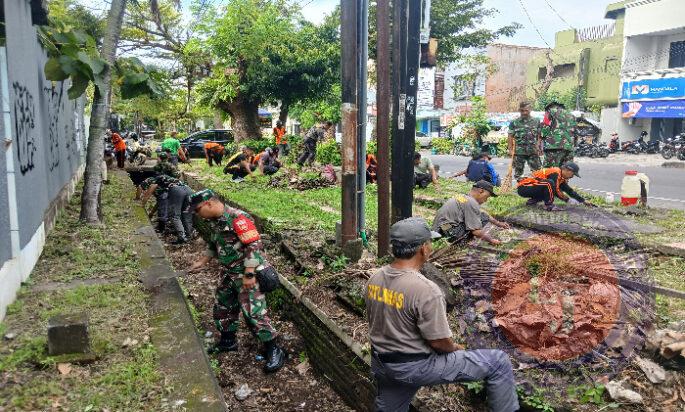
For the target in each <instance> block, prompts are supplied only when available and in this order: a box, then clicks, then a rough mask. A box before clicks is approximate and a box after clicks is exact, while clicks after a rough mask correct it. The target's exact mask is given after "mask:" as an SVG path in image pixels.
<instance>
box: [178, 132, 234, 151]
mask: <svg viewBox="0 0 685 412" xmlns="http://www.w3.org/2000/svg"><path fill="white" fill-rule="evenodd" d="M208 142H214V143H219V144H221V145H223V146H226V145H227V144H230V143H233V142H234V137H233V131H232V130H228V129H209V130H201V131H199V132H195V133H193V134H191V135H189V136H188V137H186V138H185V139H181V147H183V149H184V150H185V151H186V153H187V154H188V157H190V158H204V157H205V152H204V146H205V143H208Z"/></svg>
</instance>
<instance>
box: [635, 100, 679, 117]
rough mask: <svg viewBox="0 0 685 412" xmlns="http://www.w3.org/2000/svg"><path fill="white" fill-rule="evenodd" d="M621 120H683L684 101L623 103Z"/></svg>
mask: <svg viewBox="0 0 685 412" xmlns="http://www.w3.org/2000/svg"><path fill="white" fill-rule="evenodd" d="M623 118H624V119H631V118H636V119H640V118H652V119H657V118H661V119H682V118H685V100H662V101H657V102H631V103H623Z"/></svg>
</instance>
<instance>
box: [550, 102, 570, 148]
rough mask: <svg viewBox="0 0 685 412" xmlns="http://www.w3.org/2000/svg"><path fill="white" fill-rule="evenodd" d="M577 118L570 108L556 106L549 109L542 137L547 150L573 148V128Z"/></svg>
mask: <svg viewBox="0 0 685 412" xmlns="http://www.w3.org/2000/svg"><path fill="white" fill-rule="evenodd" d="M574 127H576V119H575V118H574V117H573V115H572V114H571V112H569V111H568V110H566V109H564V108H561V107H558V106H555V107H552V108H550V109H549V112H548V114H547V116H546V121H543V122H542V138H543V140H544V142H545V150H561V149H563V150H573V149H574V141H573V128H574Z"/></svg>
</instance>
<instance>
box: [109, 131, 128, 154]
mask: <svg viewBox="0 0 685 412" xmlns="http://www.w3.org/2000/svg"><path fill="white" fill-rule="evenodd" d="M112 144H113V145H114V150H115V151H117V152H123V151H125V150H126V142H125V141H124V139H122V138H121V136H119V133H112Z"/></svg>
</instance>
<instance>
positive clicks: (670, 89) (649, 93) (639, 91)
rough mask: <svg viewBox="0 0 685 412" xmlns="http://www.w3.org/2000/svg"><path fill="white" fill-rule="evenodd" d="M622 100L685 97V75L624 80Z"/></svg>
mask: <svg viewBox="0 0 685 412" xmlns="http://www.w3.org/2000/svg"><path fill="white" fill-rule="evenodd" d="M621 90H622V92H621V100H623V101H636V100H670V99H674V100H675V99H685V77H664V78H659V79H642V80H630V81H624V82H623V85H622V87H621Z"/></svg>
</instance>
